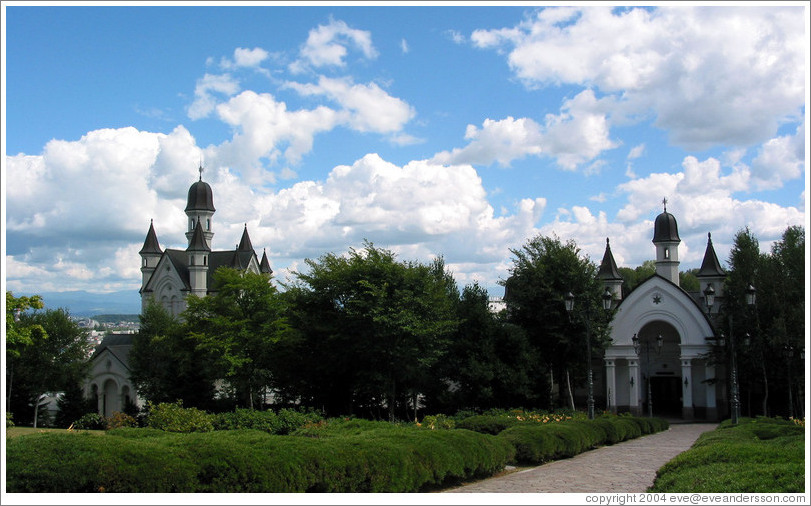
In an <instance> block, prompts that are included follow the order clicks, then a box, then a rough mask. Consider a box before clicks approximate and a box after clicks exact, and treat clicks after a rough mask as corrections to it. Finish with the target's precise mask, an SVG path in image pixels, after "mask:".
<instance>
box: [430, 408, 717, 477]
mask: <svg viewBox="0 0 811 506" xmlns="http://www.w3.org/2000/svg"><path fill="white" fill-rule="evenodd" d="M715 427H717V424H714V423H690V424H687V423H684V424H672V425H671V426H670V429H669V430H666V431H663V432H658V433H656V434H651V435H648V436H643V437H640V438H637V439H632V440H630V441H625V442H623V443H618V444H615V445H611V446H603V447H600V448H597V449H596V450H591V451H588V452H584V453H581V454H579V455H576V456H574V457H572V458H570V459H563V460H556V461H553V462H550V463H548V464H544V465H541V466H538V467H533V468H530V469H526V470H522V471H516V472H513V473H510V474H506V475H503V476H498V477H495V478H488V479H486V480H482V481H479V482H476V483H472V484H469V485H463V486H461V487H456V488H452V489H448V490H446V491H445V492H477V493H478V492H498V493H508V492H509V493H512V492H546V493H550V492H551V493H560V492H579V493H584V492H606V493H607V492H644V491H645V490H647V488H648V487H649V486H651V485H652V484H653V480H654V478H655V477H656V471H657V470H658V469H659V468H660V467H662V466H663V465H664V464H665V463H667V462H668V461H669V460H670V459H672V458H673V457H675V456H676V455H678V454H679V453H681V452H683V451H685V450H687V449H688V448H690V446H692V444H693V443H694V442H695V440H696V439H698V436H700V435H701V434H702V433H704V432H707V431H709V430H713V429H714V428H715Z"/></svg>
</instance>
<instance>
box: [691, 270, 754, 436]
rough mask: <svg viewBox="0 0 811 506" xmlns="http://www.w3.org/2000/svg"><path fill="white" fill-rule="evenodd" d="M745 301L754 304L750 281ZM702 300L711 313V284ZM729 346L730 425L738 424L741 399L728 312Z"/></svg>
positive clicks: (730, 317)
mask: <svg viewBox="0 0 811 506" xmlns="http://www.w3.org/2000/svg"><path fill="white" fill-rule="evenodd" d="M744 294H745V301H746V305H747V306H748V307H753V306H754V305H755V297H756V291H755V287H754V286H752V284H751V283H750V284H749V285H748V286H747V287H746V290H745V292H744ZM704 302H705V304H707V314H712V307H713V305H714V304H715V290H714V289H713V287H712V285H707V288H706V289H705V290H704ZM729 346H730V353H731V355H732V385H731V390H732V392H731V394H732V413H731V418H732V425H738V419H739V418H740V417H741V399H740V394H739V392H738V363H737V360H736V358H735V334H734V333H733V331H732V313H731V312H730V313H729Z"/></svg>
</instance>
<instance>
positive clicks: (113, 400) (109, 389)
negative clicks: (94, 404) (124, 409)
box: [101, 379, 121, 416]
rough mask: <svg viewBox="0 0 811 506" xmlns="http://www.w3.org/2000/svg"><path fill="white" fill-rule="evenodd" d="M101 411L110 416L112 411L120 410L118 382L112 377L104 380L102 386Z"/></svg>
mask: <svg viewBox="0 0 811 506" xmlns="http://www.w3.org/2000/svg"><path fill="white" fill-rule="evenodd" d="M101 402H102V407H101V413H102V414H103V415H104V416H112V414H113V412H114V411H121V399H120V398H119V395H118V384H117V383H116V382H115V380H113V379H108V380H107V381H105V382H104V388H102V401H101Z"/></svg>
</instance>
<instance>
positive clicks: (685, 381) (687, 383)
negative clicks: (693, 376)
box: [684, 376, 690, 386]
mask: <svg viewBox="0 0 811 506" xmlns="http://www.w3.org/2000/svg"><path fill="white" fill-rule="evenodd" d="M689 384H690V382H689V381H687V376H685V377H684V386H687V385H689Z"/></svg>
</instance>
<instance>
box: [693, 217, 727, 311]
mask: <svg viewBox="0 0 811 506" xmlns="http://www.w3.org/2000/svg"><path fill="white" fill-rule="evenodd" d="M696 277H697V278H698V285H699V290H700V291H701V297H705V293H706V292H705V291H706V290H707V288H708V287H712V293H713V296H714V297H723V296H724V279H726V273H725V272H724V269H722V268H721V263H720V262H718V255H716V254H715V248H714V247H713V246H712V233H711V232H707V249H706V250H705V251H704V260H703V261H702V262H701V269H699V270H698V274H696Z"/></svg>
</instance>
